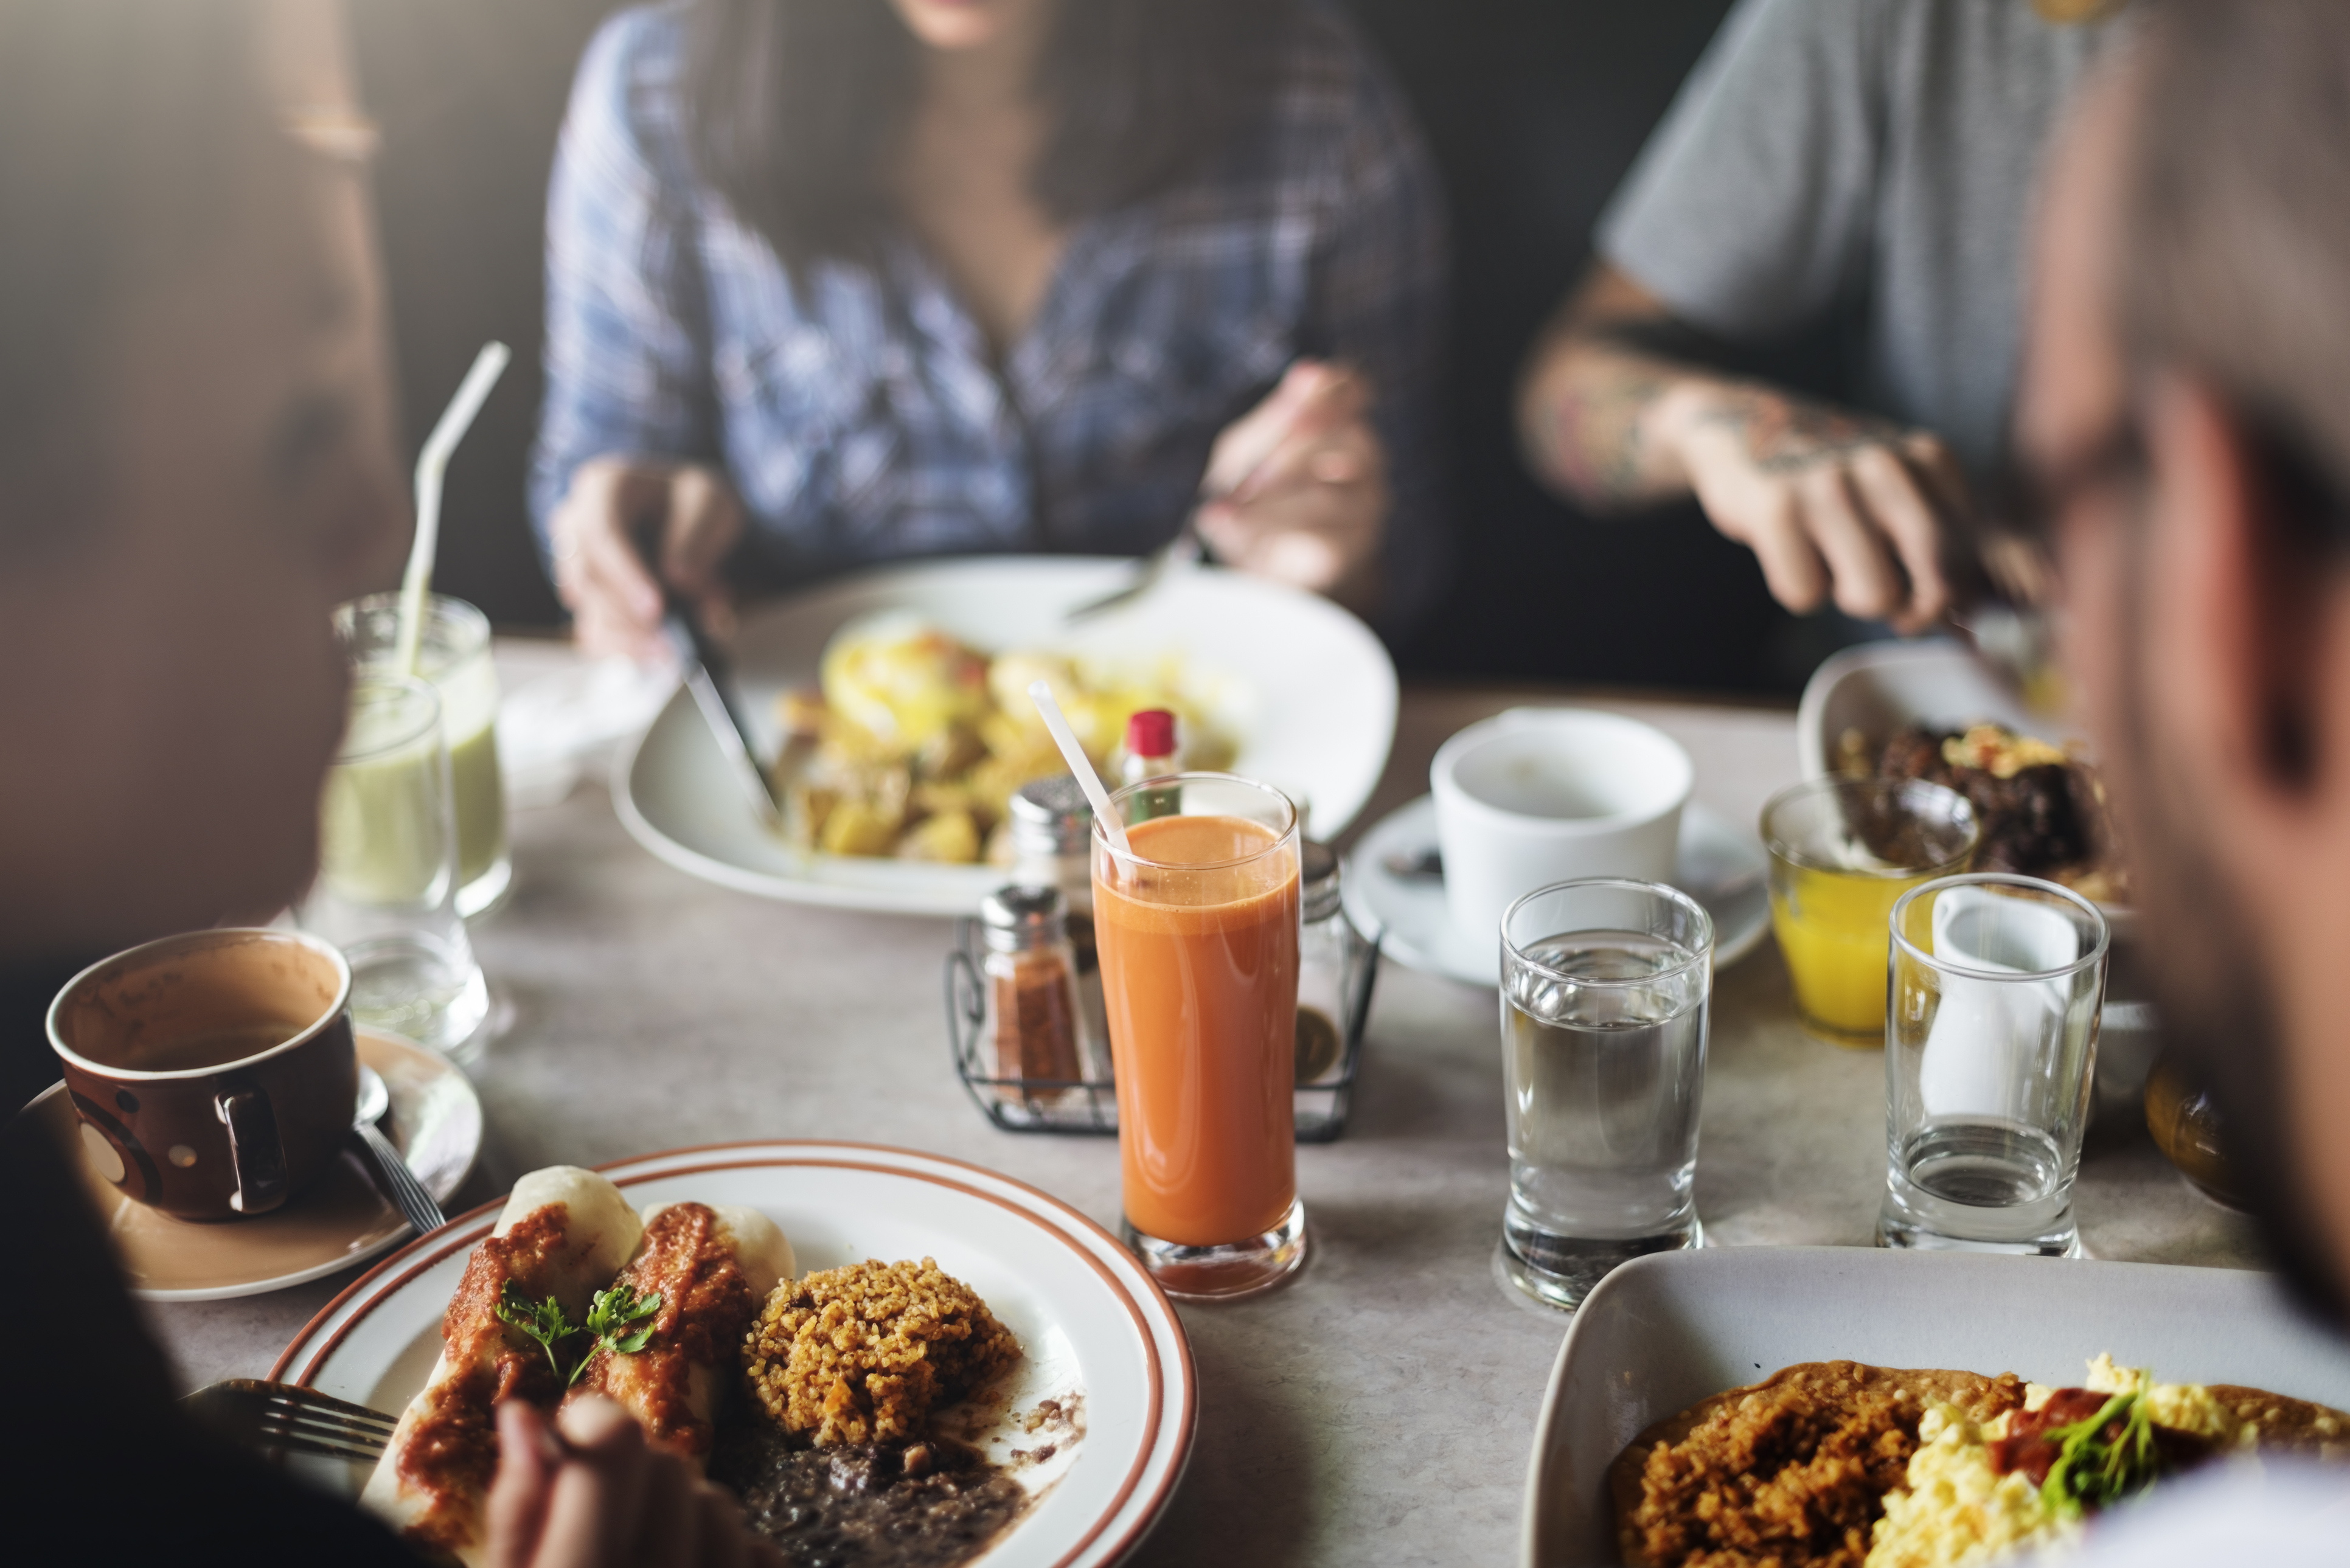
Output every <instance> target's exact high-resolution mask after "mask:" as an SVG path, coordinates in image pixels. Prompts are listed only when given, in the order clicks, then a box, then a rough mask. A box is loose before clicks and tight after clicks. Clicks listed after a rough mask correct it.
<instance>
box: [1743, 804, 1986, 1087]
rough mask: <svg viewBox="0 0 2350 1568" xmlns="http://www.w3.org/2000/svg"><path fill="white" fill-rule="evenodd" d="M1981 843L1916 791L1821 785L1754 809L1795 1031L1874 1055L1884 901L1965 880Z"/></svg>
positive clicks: (1949, 810) (1964, 819) (1956, 811)
mask: <svg viewBox="0 0 2350 1568" xmlns="http://www.w3.org/2000/svg"><path fill="white" fill-rule="evenodd" d="M1980 837H1981V829H1980V828H1979V827H1978V826H1977V824H1976V821H1975V809H1974V807H1973V806H1972V805H1970V804H1968V801H1967V798H1966V797H1965V796H1964V795H1962V794H1959V793H1958V792H1957V791H1956V790H1952V789H1946V788H1944V787H1943V786H1942V785H1940V784H1928V783H1926V782H1925V781H1923V780H1921V779H1910V780H1896V779H1877V778H1848V777H1838V776H1831V777H1828V778H1818V779H1812V780H1809V781H1807V782H1805V783H1803V784H1796V785H1795V786H1794V787H1793V788H1791V789H1786V790H1782V791H1781V792H1780V793H1779V794H1775V795H1773V796H1772V797H1771V801H1770V804H1768V805H1765V806H1763V843H1764V844H1765V845H1767V846H1769V847H1770V850H1771V929H1772V933H1773V935H1774V936H1775V937H1777V939H1778V942H1779V953H1780V956H1781V957H1782V958H1783V959H1784V960H1785V961H1786V964H1787V979H1788V981H1789V983H1790V984H1791V985H1792V986H1793V987H1794V992H1795V1013H1796V1016H1797V1017H1799V1018H1801V1019H1802V1020H1803V1023H1804V1028H1806V1029H1808V1030H1810V1031H1811V1032H1812V1033H1814V1034H1816V1035H1818V1036H1819V1037H1820V1038H1821V1039H1823V1040H1826V1041H1829V1042H1831V1043H1833V1044H1837V1045H1848V1046H1851V1047H1852V1048H1853V1049H1855V1050H1860V1051H1874V1050H1876V1049H1877V1046H1878V1044H1879V1043H1880V1042H1882V1041H1883V1039H1884V1038H1885V943H1886V937H1885V932H1886V920H1887V918H1888V917H1889V916H1890V915H1891V913H1892V910H1893V901H1894V900H1895V899H1896V898H1899V897H1901V895H1902V894H1904V893H1906V892H1908V890H1909V889H1910V888H1915V887H1917V886H1918V884H1919V883H1921V882H1925V881H1929V880H1930V879H1932V878H1933V877H1943V876H1948V875H1950V873H1951V872H1954V871H1963V870H1965V869H1966V867H1967V862H1968V860H1969V859H1970V857H1972V856H1973V854H1974V852H1975V845H1976V843H1977V842H1978V840H1979V839H1980Z"/></svg>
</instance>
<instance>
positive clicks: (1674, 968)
mask: <svg viewBox="0 0 2350 1568" xmlns="http://www.w3.org/2000/svg"><path fill="white" fill-rule="evenodd" d="M1712 992H1713V921H1712V919H1711V918H1710V917H1709V916H1708V915H1707V914H1706V912H1705V910H1704V909H1703V908H1702V907H1700V905H1699V904H1698V903H1697V902H1696V901H1695V900H1694V899H1691V898H1689V897H1688V896H1687V895H1686V894H1683V893H1680V892H1679V891H1677V890H1675V889H1673V888H1667V887H1663V886H1660V885H1659V884H1657V883H1654V882H1635V881H1629V880H1620V879H1616V878H1597V879H1591V880H1585V881H1576V882H1561V883H1558V884H1556V885H1555V886H1552V887H1548V888H1537V889H1536V890H1534V892H1532V893H1529V894H1527V895H1526V896H1525V897H1524V898H1521V899H1519V900H1518V901H1517V902H1516V903H1514V904H1513V905H1511V906H1510V908H1509V909H1508V911H1507V912H1506V913H1505V914H1503V917H1502V1060H1503V1074H1504V1076H1505V1080H1506V1086H1507V1092H1508V1096H1509V1101H1508V1110H1509V1137H1510V1202H1509V1208H1508V1209H1507V1210H1506V1211H1505V1212H1504V1214H1503V1220H1502V1241H1503V1246H1502V1254H1501V1263H1502V1267H1503V1272H1505V1273H1506V1274H1507V1275H1508V1277H1509V1279H1510V1281H1511V1282H1512V1283H1513V1284H1515V1285H1516V1286H1517V1287H1518V1288H1519V1289H1520V1290H1522V1291H1523V1292H1525V1293H1527V1294H1528V1295H1530V1296H1533V1297H1534V1299H1535V1300H1537V1301H1541V1302H1544V1303H1548V1304H1550V1305H1553V1306H1558V1307H1565V1308H1566V1309H1567V1310H1569V1311H1572V1310H1574V1309H1575V1308H1576V1307H1578V1306H1580V1305H1582V1304H1583V1298H1584V1297H1585V1296H1586V1295H1587V1294H1589V1293H1590V1291H1591V1287H1592V1286H1594V1285H1596V1284H1597V1283H1598V1282H1599V1281H1600V1279H1601V1278H1602V1277H1603V1276H1605V1275H1606V1274H1607V1272H1608V1271H1609V1270H1610V1269H1613V1268H1614V1267H1616V1265H1617V1264H1618V1263H1621V1262H1626V1261H1627V1260H1628V1259H1632V1258H1637V1257H1639V1256H1641V1255H1643V1254H1645V1253H1648V1252H1663V1251H1675V1250H1678V1249H1680V1248H1684V1247H1694V1246H1697V1245H1699V1244H1700V1241H1701V1240H1702V1231H1701V1230H1700V1226H1699V1224H1698V1217H1697V1198H1696V1177H1697V1131H1698V1108H1699V1102H1700V1097H1701V1094H1702V1090H1703V1088H1704V1084H1705V1047H1706V1034H1707V1004H1708V1002H1709V1001H1710V999H1711V995H1712Z"/></svg>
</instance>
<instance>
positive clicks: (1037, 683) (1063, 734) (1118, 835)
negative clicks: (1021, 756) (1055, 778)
mask: <svg viewBox="0 0 2350 1568" xmlns="http://www.w3.org/2000/svg"><path fill="white" fill-rule="evenodd" d="M1028 701H1031V702H1034V703H1035V704H1036V711H1037V712H1038V713H1039V714H1041V715H1043V717H1044V720H1045V728H1046V729H1047V730H1050V731H1052V732H1053V743H1054V744H1055V745H1056V746H1058V747H1060V748H1061V756H1062V758H1063V760H1065V761H1066V762H1067V763H1068V764H1069V772H1071V773H1072V774H1076V780H1077V787H1078V788H1079V789H1082V790H1084V791H1085V792H1086V798H1087V800H1089V801H1091V802H1093V807H1094V820H1095V821H1096V822H1098V823H1100V824H1101V825H1102V831H1103V832H1105V833H1107V834H1108V835H1109V841H1110V845H1111V846H1112V847H1113V848H1115V849H1116V850H1117V851H1118V857H1119V858H1121V859H1125V860H1131V859H1133V858H1134V850H1133V848H1132V846H1129V845H1128V843H1127V842H1126V825H1125V824H1124V823H1122V822H1120V821H1118V813H1117V812H1116V811H1115V810H1113V809H1112V808H1111V806H1110V804H1109V792H1108V791H1107V790H1106V789H1104V788H1102V782H1101V777H1100V775H1099V774H1096V773H1095V772H1094V765H1093V763H1089V762H1087V761H1086V749H1085V748H1084V747H1083V746H1081V745H1079V744H1077V737H1076V732H1075V731H1073V730H1071V729H1070V728H1069V721H1068V716H1067V715H1066V714H1065V713H1063V712H1062V711H1061V705H1060V703H1058V702H1056V701H1054V700H1053V688H1052V684H1051V683H1050V682H1049V681H1045V680H1031V681H1030V682H1028Z"/></svg>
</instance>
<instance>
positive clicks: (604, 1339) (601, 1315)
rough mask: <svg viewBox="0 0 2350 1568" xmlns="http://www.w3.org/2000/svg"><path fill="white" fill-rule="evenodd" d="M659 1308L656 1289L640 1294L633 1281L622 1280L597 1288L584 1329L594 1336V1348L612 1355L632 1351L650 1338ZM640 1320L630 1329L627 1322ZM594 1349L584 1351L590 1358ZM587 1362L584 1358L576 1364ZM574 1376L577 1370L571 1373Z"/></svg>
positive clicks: (649, 1342)
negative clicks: (605, 1287)
mask: <svg viewBox="0 0 2350 1568" xmlns="http://www.w3.org/2000/svg"><path fill="white" fill-rule="evenodd" d="M660 1309H661V1296H660V1292H659V1291H655V1292H653V1293H652V1294H650V1295H644V1296H640V1295H639V1294H638V1293H637V1288H636V1286H634V1285H631V1284H629V1283H627V1282H625V1281H624V1282H621V1283H619V1284H617V1285H614V1286H613V1287H612V1288H611V1289H610V1290H608V1291H598V1292H597V1293H596V1300H595V1302H594V1303H593V1304H592V1305H590V1306H589V1307H588V1309H587V1332H588V1333H589V1334H594V1335H595V1336H596V1350H608V1351H610V1352H611V1353H612V1354H613V1355H635V1354H636V1353H637V1352H639V1350H642V1349H643V1348H644V1347H645V1346H646V1345H650V1344H651V1343H652V1342H653V1330H654V1329H655V1328H657V1327H659V1326H660V1325H659V1324H656V1323H654V1322H653V1321H652V1319H653V1317H654V1316H655V1315H656V1314H659V1313H660ZM631 1324H644V1326H643V1327H642V1328H639V1329H635V1330H634V1331H633V1332H631V1329H630V1325H631ZM596 1350H591V1351H589V1352H588V1353H587V1356H588V1358H589V1359H593V1357H594V1356H595V1354H596ZM579 1365H580V1366H587V1361H586V1360H583V1361H581V1362H580V1364H579ZM571 1376H573V1377H575V1378H576V1377H577V1376H579V1374H578V1373H577V1372H574V1373H573V1374H572V1375H571Z"/></svg>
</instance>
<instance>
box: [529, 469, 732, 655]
mask: <svg viewBox="0 0 2350 1568" xmlns="http://www.w3.org/2000/svg"><path fill="white" fill-rule="evenodd" d="M547 535H548V540H549V543H550V544H551V545H552V546H553V553H554V556H555V591H556V594H558V595H559V596H560V597H562V599H563V603H564V606H565V607H567V608H568V609H569V610H570V611H571V625H572V633H573V635H574V636H575V637H576V638H577V639H578V643H579V646H580V648H581V649H584V650H586V651H587V652H588V653H591V654H611V653H624V654H627V655H629V657H630V658H632V659H650V658H651V657H653V656H654V655H655V653H656V652H657V651H658V649H659V648H660V624H661V615H662V605H661V595H662V589H661V583H665V584H667V585H668V587H669V588H670V589H671V591H674V592H676V593H678V594H680V595H682V596H683V597H685V598H686V599H687V600H688V601H689V602H690V603H691V604H692V605H693V607H694V608H695V609H696V610H697V611H698V612H699V613H700V615H701V617H702V625H703V626H704V627H706V628H709V629H710V631H711V633H712V635H713V636H716V637H720V638H724V637H726V636H727V635H729V633H730V632H731V631H732V629H733V614H734V605H733V597H732V596H731V595H730V594H729V593H728V592H727V589H726V585H725V583H724V581H723V579H722V578H721V577H720V576H719V572H718V568H719V566H720V564H721V563H723V561H724V560H725V559H726V556H727V552H729V551H730V550H732V549H733V547H734V545H735V542H736V541H737V540H739V539H741V538H742V537H743V503H742V502H741V501H739V500H738V499H736V497H735V494H734V490H733V486H732V485H730V484H728V483H726V480H725V477H724V476H723V475H722V474H720V473H718V472H716V471H714V470H712V469H710V468H706V467H703V466H702V465H701V464H698V463H659V462H639V461H636V460H632V459H628V458H619V457H599V458H594V459H591V460H589V461H588V462H583V463H581V464H580V465H579V468H578V471H577V472H575V473H574V474H573V475H572V476H571V488H570V490H569V491H567V493H565V495H564V497H563V500H562V503H561V504H558V505H557V506H556V509H555V515H554V516H553V517H552V518H550V519H549V520H548V524H547ZM649 554H650V555H652V556H653V557H654V558H655V559H657V560H658V561H659V562H660V579H661V582H660V583H656V582H654V580H653V575H652V573H651V572H650V570H648V569H647V567H646V566H645V561H646V557H647V556H648V555H649Z"/></svg>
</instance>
